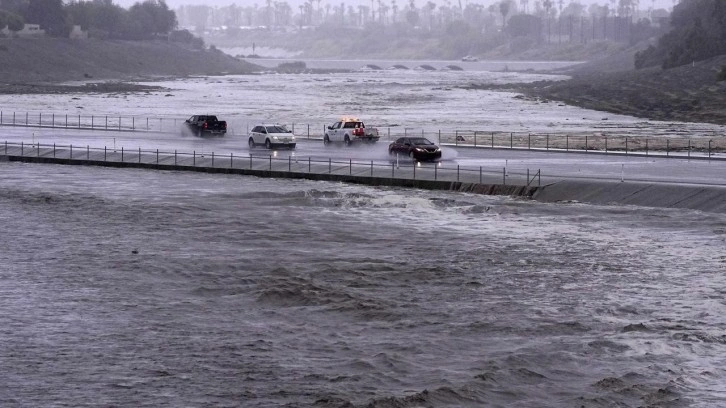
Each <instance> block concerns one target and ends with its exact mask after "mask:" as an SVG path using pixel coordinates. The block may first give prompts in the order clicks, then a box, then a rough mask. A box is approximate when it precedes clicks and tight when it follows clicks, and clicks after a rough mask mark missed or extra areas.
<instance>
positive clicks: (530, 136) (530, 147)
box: [527, 133, 532, 150]
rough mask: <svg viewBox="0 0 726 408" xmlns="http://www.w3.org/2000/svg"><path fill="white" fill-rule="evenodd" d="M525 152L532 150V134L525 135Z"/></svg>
mask: <svg viewBox="0 0 726 408" xmlns="http://www.w3.org/2000/svg"><path fill="white" fill-rule="evenodd" d="M527 150H532V134H531V133H527Z"/></svg>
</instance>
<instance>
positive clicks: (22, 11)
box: [0, 0, 178, 40]
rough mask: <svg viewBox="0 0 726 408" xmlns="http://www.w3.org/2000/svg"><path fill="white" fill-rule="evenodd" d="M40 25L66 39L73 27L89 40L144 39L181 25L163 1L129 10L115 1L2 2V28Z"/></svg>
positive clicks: (140, 3) (15, 29)
mask: <svg viewBox="0 0 726 408" xmlns="http://www.w3.org/2000/svg"><path fill="white" fill-rule="evenodd" d="M25 23H29V24H38V25H40V27H41V28H42V29H44V30H45V32H46V33H47V35H49V36H52V37H67V36H68V34H69V33H70V31H71V29H72V28H73V26H74V25H79V26H81V29H82V30H86V31H88V33H89V36H90V37H94V38H102V39H128V40H143V39H151V38H155V37H158V36H159V35H167V34H169V33H170V32H172V30H174V29H175V28H176V27H177V25H178V23H177V19H176V14H175V13H174V11H172V10H170V9H169V7H168V6H167V5H166V3H165V2H164V1H163V0H145V1H143V2H137V3H135V4H134V5H133V6H131V7H130V8H129V9H124V8H123V7H120V6H117V5H115V4H114V3H113V2H112V0H90V1H79V0H73V1H70V2H69V3H67V4H64V2H63V0H0V27H5V26H7V27H8V29H9V30H11V31H19V30H21V29H22V28H23V25H24V24H25Z"/></svg>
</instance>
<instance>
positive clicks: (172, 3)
mask: <svg viewBox="0 0 726 408" xmlns="http://www.w3.org/2000/svg"><path fill="white" fill-rule="evenodd" d="M137 2H138V1H132V0H117V1H114V3H115V4H118V5H120V6H123V7H130V6H132V5H133V4H134V3H137ZM426 2H428V0H427V1H426ZM426 2H424V1H422V0H419V1H418V2H416V3H419V4H418V5H419V6H421V5H422V4H423V3H426ZM263 3H264V1H255V0H245V1H242V0H237V1H234V0H208V1H203V2H202V1H196V2H195V1H190V0H167V1H166V4H167V5H168V6H169V7H171V8H176V7H179V6H185V5H202V4H203V5H207V6H212V7H224V6H229V5H230V4H236V5H238V6H253V5H255V4H257V5H260V6H261V5H262V4H263ZM290 3H291V4H300V3H303V1H301V0H291V1H290ZM346 3H347V4H357V3H360V4H369V3H370V2H368V1H349V2H346ZM433 3H435V4H444V3H443V2H439V1H434V2H433ZM468 3H478V4H483V5H485V6H488V5H491V4H496V3H498V2H497V1H493V0H484V1H479V2H477V1H463V2H462V4H463V5H466V4H468ZM533 3H534V2H533ZM568 3H569V1H568ZM579 3H581V4H584V5H591V4H599V5H605V4H607V5H609V6H611V7H612V6H613V3H612V2H610V1H596V0H580V1H579ZM674 3H675V2H674V1H673V0H651V1H644V2H642V4H640V7H641V8H642V9H649V8H655V9H657V8H663V9H668V10H670V9H671V8H673V5H674ZM331 4H336V5H337V4H339V2H334V3H331Z"/></svg>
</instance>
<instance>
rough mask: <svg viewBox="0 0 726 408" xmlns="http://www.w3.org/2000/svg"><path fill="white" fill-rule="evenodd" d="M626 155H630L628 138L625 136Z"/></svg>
mask: <svg viewBox="0 0 726 408" xmlns="http://www.w3.org/2000/svg"><path fill="white" fill-rule="evenodd" d="M625 154H628V137H627V136H625Z"/></svg>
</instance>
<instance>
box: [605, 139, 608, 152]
mask: <svg viewBox="0 0 726 408" xmlns="http://www.w3.org/2000/svg"><path fill="white" fill-rule="evenodd" d="M607 152H608V137H607V136H605V153H607Z"/></svg>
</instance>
